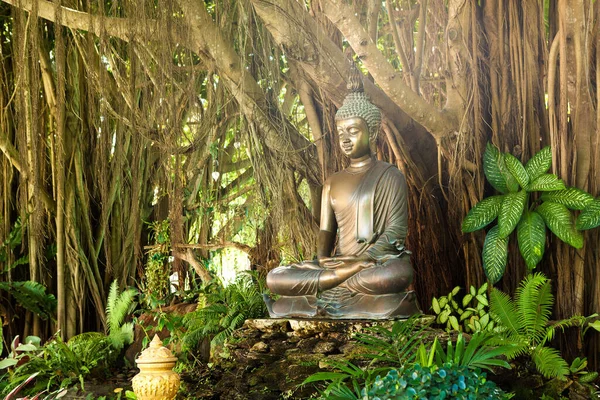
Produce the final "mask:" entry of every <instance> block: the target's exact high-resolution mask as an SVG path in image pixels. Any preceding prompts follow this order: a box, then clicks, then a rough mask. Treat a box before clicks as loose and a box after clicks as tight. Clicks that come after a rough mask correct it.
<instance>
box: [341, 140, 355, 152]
mask: <svg viewBox="0 0 600 400" xmlns="http://www.w3.org/2000/svg"><path fill="white" fill-rule="evenodd" d="M341 147H342V150H344V153H346V154H350V153H351V152H352V149H353V148H354V146H353V145H352V142H351V141H349V140H348V141H346V142H343V143H342V146H341Z"/></svg>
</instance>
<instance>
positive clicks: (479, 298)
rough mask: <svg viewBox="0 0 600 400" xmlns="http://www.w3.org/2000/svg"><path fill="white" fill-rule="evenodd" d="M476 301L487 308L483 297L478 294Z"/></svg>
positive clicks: (487, 304) (486, 302)
mask: <svg viewBox="0 0 600 400" xmlns="http://www.w3.org/2000/svg"><path fill="white" fill-rule="evenodd" d="M476 299H477V301H478V302H479V303H480V304H483V305H484V306H486V307H487V306H489V303H488V300H487V298H486V297H485V296H484V295H482V294H478V295H477V297H476Z"/></svg>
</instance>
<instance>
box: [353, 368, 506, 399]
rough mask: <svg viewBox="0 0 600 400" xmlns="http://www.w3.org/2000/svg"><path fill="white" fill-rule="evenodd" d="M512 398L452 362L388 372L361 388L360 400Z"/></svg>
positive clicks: (480, 376) (483, 377)
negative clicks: (361, 399)
mask: <svg viewBox="0 0 600 400" xmlns="http://www.w3.org/2000/svg"><path fill="white" fill-rule="evenodd" d="M510 397H511V396H510V395H507V394H506V393H504V392H503V391H502V390H501V389H499V388H498V387H497V386H496V384H495V383H494V382H492V381H488V380H487V379H486V375H485V373H482V372H481V371H480V370H477V369H476V370H471V369H469V368H467V367H464V366H463V367H461V366H457V365H454V364H451V363H448V364H445V365H443V366H442V367H440V368H430V367H422V366H420V365H419V364H415V365H413V366H409V367H405V368H400V369H398V370H395V369H394V370H391V371H390V372H388V374H387V375H386V376H385V377H384V378H381V377H377V379H376V380H375V382H374V383H373V385H372V387H371V388H369V389H367V388H365V389H363V398H368V399H381V400H387V399H389V400H405V399H406V400H408V399H426V398H427V399H436V400H437V399H509V398H510Z"/></svg>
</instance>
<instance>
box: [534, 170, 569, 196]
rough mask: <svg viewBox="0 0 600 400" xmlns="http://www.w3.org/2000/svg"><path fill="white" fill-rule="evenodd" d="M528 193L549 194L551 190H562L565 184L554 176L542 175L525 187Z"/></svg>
mask: <svg viewBox="0 0 600 400" xmlns="http://www.w3.org/2000/svg"><path fill="white" fill-rule="evenodd" d="M526 189H527V191H528V192H535V191H539V192H549V191H553V190H564V189H565V183H564V182H563V181H562V180H560V179H558V177H557V176H556V175H554V174H543V175H540V176H539V177H538V178H536V179H535V180H533V181H532V182H531V183H530V184H529V186H527V187H526Z"/></svg>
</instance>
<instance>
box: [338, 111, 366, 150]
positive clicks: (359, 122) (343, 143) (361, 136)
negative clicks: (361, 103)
mask: <svg viewBox="0 0 600 400" xmlns="http://www.w3.org/2000/svg"><path fill="white" fill-rule="evenodd" d="M336 124H337V131H338V135H339V138H340V147H341V148H342V151H343V152H344V154H345V155H347V156H348V157H350V158H360V157H364V156H366V155H368V154H370V153H371V147H370V143H369V127H368V126H367V123H366V122H365V120H364V119H362V118H360V117H353V118H347V119H342V120H338V121H336Z"/></svg>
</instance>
